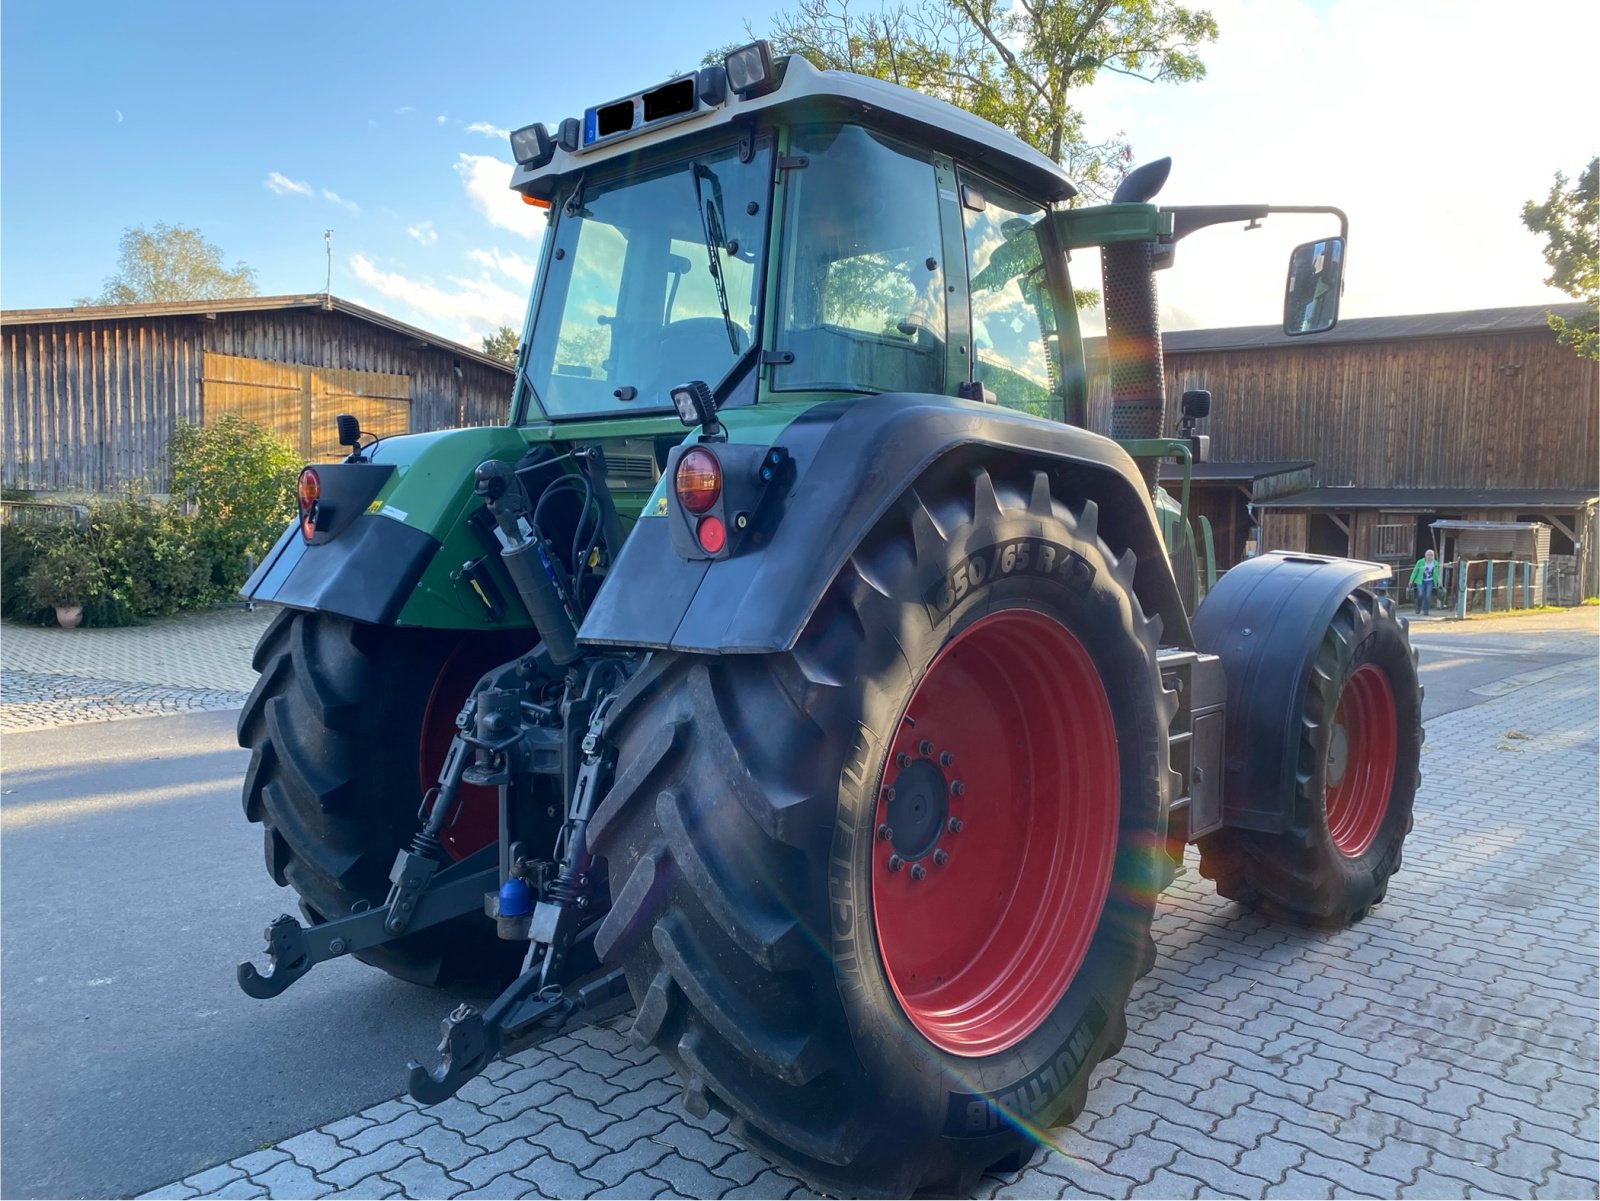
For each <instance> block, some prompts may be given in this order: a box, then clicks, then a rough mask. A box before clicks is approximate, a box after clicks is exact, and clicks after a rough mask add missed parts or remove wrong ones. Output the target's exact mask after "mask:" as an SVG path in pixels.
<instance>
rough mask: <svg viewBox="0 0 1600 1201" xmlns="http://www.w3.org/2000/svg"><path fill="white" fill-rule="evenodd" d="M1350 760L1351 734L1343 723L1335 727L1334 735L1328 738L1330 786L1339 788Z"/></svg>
mask: <svg viewBox="0 0 1600 1201" xmlns="http://www.w3.org/2000/svg"><path fill="white" fill-rule="evenodd" d="M1349 762H1350V735H1349V734H1348V733H1347V732H1346V731H1345V728H1344V725H1343V723H1341V724H1339V725H1336V726H1334V727H1333V736H1332V737H1331V738H1329V739H1328V787H1330V788H1337V787H1338V786H1339V785H1340V784H1341V783H1343V781H1344V772H1345V767H1346V766H1347V765H1348V764H1349Z"/></svg>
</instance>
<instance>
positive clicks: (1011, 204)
mask: <svg viewBox="0 0 1600 1201" xmlns="http://www.w3.org/2000/svg"><path fill="white" fill-rule="evenodd" d="M961 189H962V196H963V203H962V206H961V213H962V224H963V226H964V230H965V234H966V240H967V278H968V294H969V296H970V298H971V304H972V378H973V379H974V380H975V381H976V382H978V383H980V384H983V385H984V386H985V387H987V388H988V389H989V390H990V391H991V392H993V393H994V394H995V396H996V398H997V399H998V400H999V402H1000V403H1001V404H1002V405H1004V406H1006V407H1007V408H1011V409H1020V410H1022V411H1023V412H1027V413H1033V414H1035V415H1036V416H1040V417H1057V416H1059V410H1060V407H1061V405H1060V388H1059V381H1058V379H1057V374H1056V366H1055V358H1054V354H1055V341H1056V339H1055V334H1056V328H1055V306H1054V303H1053V302H1052V300H1051V297H1050V286H1049V282H1048V280H1047V279H1046V277H1045V270H1044V258H1043V255H1042V254H1041V252H1040V247H1039V234H1038V226H1039V223H1040V221H1042V220H1043V219H1044V215H1045V213H1044V210H1043V209H1042V208H1040V207H1039V206H1038V205H1035V204H1030V203H1028V202H1027V201H1025V200H1020V199H1018V198H1017V197H1015V196H1012V195H1010V194H1009V193H1007V192H1003V191H1001V190H1000V189H999V188H997V187H995V186H994V185H993V184H989V183H985V182H983V181H981V180H971V179H967V178H965V177H963V179H962V185H961Z"/></svg>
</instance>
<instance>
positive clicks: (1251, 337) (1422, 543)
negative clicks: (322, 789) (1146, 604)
mask: <svg viewBox="0 0 1600 1201" xmlns="http://www.w3.org/2000/svg"><path fill="white" fill-rule="evenodd" d="M1550 311H1552V310H1551V309H1549V308H1547V307H1545V306H1542V305H1536V306H1527V307H1521V308H1506V309H1485V310H1477V311H1473V312H1464V313H1430V314H1422V315H1417V316H1404V317H1369V318H1357V319H1352V320H1345V321H1341V322H1340V323H1339V325H1338V326H1337V327H1336V328H1335V329H1333V330H1332V331H1330V332H1329V333H1327V334H1323V335H1320V336H1315V337H1302V338H1289V337H1286V336H1285V335H1284V334H1283V332H1282V330H1281V329H1280V328H1279V327H1277V326H1268V327H1251V328H1242V329H1214V330H1184V331H1179V332H1175V333H1170V334H1168V335H1166V337H1165V338H1164V352H1165V359H1166V377H1167V390H1168V395H1169V396H1170V397H1172V398H1173V399H1172V404H1171V408H1172V417H1171V422H1172V431H1171V432H1176V426H1177V408H1178V405H1177V398H1178V397H1179V396H1181V395H1182V393H1183V392H1184V390H1185V389H1190V388H1206V389H1208V390H1209V391H1210V392H1211V394H1212V407H1211V416H1210V417H1209V418H1208V419H1206V420H1204V421H1201V422H1199V423H1198V425H1197V427H1196V428H1197V432H1199V433H1202V434H1209V435H1210V437H1211V461H1210V462H1209V463H1207V464H1204V465H1202V466H1201V467H1199V468H1198V469H1197V471H1196V478H1195V483H1194V496H1195V498H1196V509H1197V511H1199V512H1202V513H1205V514H1206V515H1207V516H1208V517H1209V519H1210V521H1211V525H1212V528H1213V531H1214V533H1215V535H1216V538H1217V544H1218V545H1217V550H1218V558H1219V560H1220V565H1221V566H1223V567H1226V566H1230V565H1231V564H1233V563H1235V562H1237V561H1238V560H1239V559H1240V558H1242V557H1243V556H1244V554H1245V553H1246V548H1247V547H1249V546H1251V543H1252V539H1253V541H1254V547H1253V548H1259V549H1262V550H1272V549H1280V550H1305V551H1312V552H1316V553H1322V554H1337V555H1353V556H1355V557H1357V558H1364V559H1375V560H1379V561H1388V562H1391V563H1393V564H1395V565H1396V567H1397V569H1398V568H1399V567H1400V566H1402V565H1404V566H1405V568H1406V570H1407V571H1409V566H1410V564H1411V563H1413V562H1414V561H1415V560H1416V558H1417V556H1419V555H1420V554H1421V553H1422V552H1423V550H1425V549H1427V547H1428V546H1429V545H1431V542H1432V536H1431V532H1430V528H1429V527H1430V526H1431V525H1432V523H1433V522H1436V521H1440V520H1457V521H1502V522H1507V521H1509V522H1534V521H1537V522H1543V523H1546V524H1548V525H1549V526H1550V529H1551V544H1550V553H1551V555H1552V556H1557V557H1559V556H1572V557H1574V558H1575V559H1578V560H1581V564H1580V569H1581V573H1582V574H1583V575H1584V577H1585V578H1587V579H1588V580H1589V581H1590V582H1589V584H1588V585H1587V589H1588V594H1589V595H1593V594H1594V590H1595V587H1594V580H1595V575H1596V567H1597V566H1600V556H1596V555H1595V553H1594V550H1595V542H1596V540H1597V539H1600V528H1597V525H1596V521H1597V512H1600V501H1597V498H1600V478H1597V477H1600V389H1597V386H1596V385H1597V372H1596V366H1595V364H1594V363H1593V362H1592V361H1589V360H1585V359H1581V358H1579V357H1578V356H1577V355H1576V354H1575V353H1574V352H1573V351H1572V350H1571V349H1570V348H1568V347H1566V346H1562V345H1561V344H1560V343H1559V342H1557V341H1556V337H1555V335H1554V334H1553V333H1552V332H1551V331H1550V329H1549V326H1548V325H1547V323H1546V320H1545V315H1546V313H1547V312H1550ZM1554 311H1556V312H1558V313H1560V314H1561V315H1562V316H1564V317H1567V318H1568V319H1571V318H1572V317H1575V316H1576V315H1577V314H1579V313H1581V312H1582V311H1583V310H1582V306H1581V305H1576V304H1571V305H1557V306H1554ZM1096 349H1097V348H1094V347H1091V410H1090V411H1091V424H1092V425H1093V426H1094V428H1097V429H1104V428H1106V427H1108V426H1109V397H1108V394H1107V392H1106V389H1105V387H1104V384H1103V382H1102V381H1101V379H1098V378H1096V374H1097V373H1096V372H1095V371H1094V366H1095V359H1096V358H1097V357H1098V358H1101V359H1102V360H1103V353H1104V352H1103V350H1099V352H1098V355H1096V354H1095V353H1094V352H1095V350H1096Z"/></svg>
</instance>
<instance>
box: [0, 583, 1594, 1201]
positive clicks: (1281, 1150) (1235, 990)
mask: <svg viewBox="0 0 1600 1201" xmlns="http://www.w3.org/2000/svg"><path fill="white" fill-rule="evenodd" d="M1562 616H1563V621H1565V622H1566V624H1565V625H1562V624H1559V623H1558V624H1555V625H1542V626H1541V625H1527V626H1514V625H1511V624H1510V623H1497V624H1496V625H1493V626H1487V625H1484V626H1480V625H1478V624H1477V623H1466V624H1465V625H1449V626H1446V625H1433V626H1429V627H1428V628H1427V629H1426V630H1425V631H1424V630H1419V631H1418V635H1417V637H1418V641H1419V642H1422V643H1423V644H1424V645H1425V646H1426V645H1427V644H1429V643H1438V644H1440V645H1436V646H1434V647H1433V648H1432V649H1430V650H1425V652H1424V653H1425V655H1428V656H1430V657H1432V658H1436V659H1437V660H1438V661H1439V662H1440V663H1442V664H1443V663H1448V664H1450V665H1449V666H1442V667H1438V668H1429V671H1428V674H1427V677H1426V678H1427V679H1428V682H1429V688H1430V693H1431V695H1430V713H1431V716H1430V718H1429V725H1428V743H1427V746H1426V748H1425V752H1424V759H1423V771H1424V773H1425V779H1424V784H1423V791H1422V793H1421V794H1420V796H1419V799H1418V804H1417V825H1416V830H1415V832H1414V833H1413V835H1412V838H1411V840H1410V842H1409V843H1408V844H1407V854H1406V863H1405V867H1404V868H1403V869H1402V872H1401V874H1400V875H1399V876H1397V877H1396V879H1395V882H1394V884H1393V886H1392V887H1391V890H1390V894H1389V900H1388V901H1387V903H1386V904H1385V905H1383V906H1382V907H1380V908H1379V909H1377V910H1375V911H1374V913H1373V914H1372V916H1371V917H1369V918H1368V919H1367V920H1366V921H1365V922H1363V923H1362V924H1361V925H1360V926H1358V927H1356V928H1355V929H1353V930H1349V931H1344V932H1341V933H1338V934H1333V935H1317V934H1309V933H1306V932H1302V931H1299V930H1295V929H1291V928H1287V927H1281V926H1273V925H1269V924H1267V923H1265V922H1263V921H1261V920H1260V919H1258V918H1256V917H1254V916H1252V915H1249V914H1246V913H1244V912H1242V911H1241V910H1240V909H1239V908H1238V907H1236V906H1234V905H1232V904H1231V903H1229V902H1226V901H1223V900H1221V899H1220V898H1218V897H1217V896H1216V895H1215V893H1214V892H1213V891H1212V890H1211V886H1210V884H1209V882H1207V881H1204V880H1202V879H1200V878H1199V877H1198V875H1197V873H1196V872H1195V871H1194V868H1193V861H1192V860H1191V863H1190V866H1189V870H1188V872H1187V873H1186V874H1185V875H1184V876H1182V877H1180V880H1179V882H1178V884H1177V885H1176V886H1175V887H1174V888H1173V889H1172V890H1170V891H1169V892H1168V893H1167V894H1166V896H1165V897H1164V898H1163V900H1162V903H1161V907H1160V910H1159V913H1158V917H1157V928H1156V939H1157V945H1158V948H1159V952H1160V955H1159V959H1158V961H1157V964H1156V966H1155V968H1154V970H1153V971H1152V972H1151V974H1150V975H1149V976H1148V977H1147V978H1146V979H1145V980H1144V981H1142V982H1141V983H1140V985H1139V986H1138V988H1137V989H1136V991H1135V994H1134V998H1133V1003H1132V1006H1131V1012H1130V1034H1129V1039H1128V1045H1127V1047H1126V1048H1125V1050H1124V1052H1123V1053H1122V1055H1121V1056H1120V1057H1119V1058H1118V1059H1117V1060H1114V1061H1112V1062H1111V1063H1108V1064H1106V1065H1103V1066H1102V1067H1101V1068H1100V1069H1099V1071H1098V1072H1097V1074H1096V1078H1095V1083H1094V1087H1093V1089H1092V1090H1091V1092H1090V1097H1089V1107H1088V1110H1087V1111H1086V1112H1085V1114H1084V1115H1083V1116H1082V1117H1081V1118H1080V1119H1079V1121H1078V1122H1077V1123H1076V1125H1075V1126H1074V1127H1073V1128H1071V1129H1070V1130H1064V1131H1058V1132H1056V1133H1055V1138H1054V1142H1053V1145H1051V1146H1050V1147H1048V1148H1045V1149H1043V1150H1042V1151H1041V1152H1040V1154H1039V1155H1038V1156H1036V1157H1035V1159H1034V1161H1033V1163H1032V1164H1030V1165H1029V1167H1028V1168H1027V1169H1025V1170H1024V1171H1023V1172H1022V1173H1020V1174H1017V1175H1014V1176H1010V1177H1006V1178H986V1179H985V1180H984V1182H983V1183H982V1185H981V1186H980V1189H979V1194H980V1195H982V1196H1007V1197H1010V1196H1052V1197H1054V1196H1085V1195H1086V1196H1100V1197H1195V1196H1202V1195H1218V1194H1221V1195H1232V1196H1241V1197H1332V1196H1374V1197H1388V1196H1397V1195H1398V1196H1403V1197H1412V1196H1419V1197H1463V1196H1468V1195H1474V1196H1476V1195H1494V1196H1511V1197H1592V1196H1595V1195H1596V1194H1597V1192H1600V1168H1597V1165H1596V1159H1595V1152H1596V1144H1597V1137H1600V1127H1597V1122H1600V1112H1597V1091H1596V1062H1597V1028H1600V1013H1597V1005H1596V986H1597V979H1596V971H1597V952H1596V935H1597V930H1596V918H1597V905H1600V897H1597V885H1596V879H1597V876H1596V872H1597V864H1600V846H1597V841H1600V839H1597V827H1596V806H1595V802H1596V780H1597V770H1600V758H1597V750H1600V748H1597V742H1596V727H1597V710H1600V694H1597V680H1596V659H1595V641H1594V636H1593V632H1592V625H1593V616H1592V614H1591V615H1589V616H1588V617H1587V618H1585V615H1582V614H1579V615H1576V616H1575V617H1573V618H1568V617H1566V616H1565V615H1562ZM1524 620H1527V621H1538V620H1540V619H1524ZM1585 620H1587V623H1588V624H1587V625H1585V624H1584V622H1585ZM1508 631H1509V632H1508ZM1440 693H1443V694H1444V695H1445V696H1447V697H1450V698H1452V699H1451V700H1450V701H1449V702H1448V705H1447V707H1448V711H1446V712H1442V713H1441V712H1440V711H1439V709H1438V708H1437V706H1438V704H1439V702H1438V701H1436V700H1434V699H1433V698H1434V697H1436V696H1438V695H1439V694H1440ZM220 802H226V803H228V804H230V805H231V803H232V802H233V798H232V797H227V798H220ZM229 816H230V818H231V817H232V814H231V813H230V814H229ZM234 820H236V819H234ZM268 916H270V915H268ZM7 926H8V936H9V935H11V934H13V933H14V931H13V930H12V929H10V926H11V919H10V915H9V913H8V915H7ZM237 949H238V948H228V950H229V951H232V950H237ZM245 949H248V948H245ZM226 957H227V956H226V955H225V954H224V955H223V956H222V958H226ZM335 966H336V965H335ZM319 970H323V969H319ZM311 983H312V982H311V981H308V982H306V984H305V985H301V986H300V987H308V986H309V985H310V984H311ZM285 999H287V998H285ZM281 1000H282V999H281ZM626 1026H627V1022H626V1020H619V1021H617V1022H614V1023H611V1024H610V1025H607V1026H604V1027H599V1028H588V1029H582V1030H579V1031H576V1032H575V1033H574V1034H573V1035H572V1036H571V1037H567V1038H563V1039H560V1040H558V1041H556V1042H554V1043H552V1044H547V1045H546V1046H545V1047H542V1048H539V1049H537V1050H535V1051H531V1052H528V1053H525V1054H524V1055H522V1056H520V1057H518V1058H517V1059H515V1060H513V1061H510V1062H507V1063H502V1064H497V1065H495V1066H494V1067H493V1068H492V1069H491V1071H490V1072H489V1073H488V1074H486V1076H485V1077H484V1078H482V1079H479V1080H477V1081H474V1082H473V1083H471V1084H469V1085H468V1086H467V1088H466V1089H465V1090H464V1091H463V1093H462V1095H461V1096H460V1097H458V1098H456V1099H455V1100H453V1101H451V1102H448V1103H446V1104H445V1105H441V1106H436V1107H433V1108H431V1109H426V1110H422V1109H419V1108H418V1107H416V1106H414V1105H413V1104H411V1103H410V1102H409V1101H406V1100H391V1101H384V1102H382V1103H380V1104H378V1105H375V1106H371V1107H368V1108H364V1109H362V1110H360V1111H359V1112H356V1113H352V1114H350V1115H349V1116H347V1117H343V1118H340V1119H338V1120H335V1121H329V1122H324V1123H322V1124H320V1125H318V1126H315V1127H313V1128H311V1129H306V1130H303V1131H299V1132H295V1131H286V1130H283V1129H281V1128H275V1127H274V1124H273V1121H272V1119H271V1118H270V1116H269V1115H266V1114H263V1113H261V1112H255V1111H252V1110H251V1109H250V1108H249V1107H244V1106H241V1107H240V1108H239V1110H238V1111H237V1112H236V1113H232V1114H231V1115H230V1116H231V1117H232V1118H233V1120H234V1121H235V1123H236V1125H237V1129H238V1133H237V1135H236V1136H235V1137H234V1144H235V1148H236V1150H235V1154H236V1155H237V1158H234V1159H230V1160H228V1161H227V1162H223V1163H219V1164H218V1165H217V1166H216V1167H213V1168H209V1169H207V1170H205V1171H203V1172H199V1173H196V1174H194V1175H191V1176H188V1177H186V1178H185V1179H183V1180H182V1181H179V1182H176V1183H174V1184H172V1185H168V1186H164V1187H162V1188H160V1189H157V1190H155V1192H154V1193H152V1194H150V1195H152V1196H175V1197H191V1196H198V1195H204V1196H219V1197H220V1196H275V1197H310V1196H324V1195H349V1196H360V1197H379V1196H407V1197H442V1196H466V1195H472V1196H493V1197H515V1196H541V1195H542V1196H550V1197H556V1196H562V1197H580V1196H655V1195H684V1196H730V1197H731V1196H785V1195H803V1194H804V1189H803V1188H802V1187H801V1186H800V1185H799V1184H798V1182H796V1181H794V1180H792V1179H790V1178H788V1177H785V1176H784V1175H783V1174H781V1173H779V1172H776V1171H775V1170H773V1169H771V1168H770V1167H768V1166H767V1165H766V1164H765V1163H763V1162H762V1161H761V1160H759V1159H757V1158H756V1157H754V1156H752V1155H750V1154H749V1153H747V1152H745V1151H743V1150H741V1149H739V1147H738V1146H737V1144H736V1143H734V1142H733V1140H732V1139H731V1138H730V1137H729V1136H728V1135H727V1133H726V1131H725V1129H724V1124H723V1123H722V1122H721V1121H719V1120H717V1119H716V1118H715V1117H713V1118H711V1119H708V1120H696V1119H693V1118H690V1117H688V1116H687V1115H685V1114H684V1112H683V1111H682V1109H681V1108H680V1107H679V1106H678V1105H677V1103H676V1097H677V1092H678V1089H677V1086H676V1084H675V1082H674V1081H673V1079H672V1077H671V1074H670V1072H669V1071H668V1070H667V1068H666V1067H665V1065H664V1064H662V1063H661V1061H660V1060H659V1059H657V1058H656V1057H655V1056H654V1055H653V1054H652V1053H650V1052H647V1051H640V1050H638V1049H635V1048H634V1047H632V1045H631V1044H630V1043H629V1042H628V1040H627V1038H626ZM9 1029H10V1027H9V1023H8V1034H7V1040H8V1042H9V1041H10V1037H11V1036H10V1034H9ZM424 1035H425V1032H421V1031H419V1032H418V1036H419V1041H425V1039H424ZM263 1037H266V1035H265V1034H263ZM105 1053H106V1054H110V1055H115V1054H117V1049H116V1048H115V1047H109V1048H107V1049H106V1052H105ZM180 1053H181V1051H180ZM396 1066H397V1067H398V1065H396ZM8 1076H9V1073H8ZM9 1082H10V1081H8V1083H9ZM396 1087H398V1077H397V1082H396ZM15 1099H17V1098H15V1096H14V1092H13V1090H11V1089H8V1090H7V1100H8V1102H11V1101H13V1100H15ZM22 1100H23V1101H25V1100H26V1098H22ZM129 1102H130V1104H131V1105H135V1106H136V1105H137V1098H136V1097H135V1096H132V1095H130V1097H129ZM54 1120H55V1121H57V1122H62V1123H66V1122H70V1121H71V1119H70V1118H68V1117H66V1116H65V1115H61V1116H58V1117H56V1118H54ZM9 1140H10V1133H9V1132H8V1141H9ZM262 1144H273V1145H270V1146H263V1145H262ZM256 1147H260V1149H255V1150H252V1149H251V1148H256ZM241 1152H242V1153H241ZM219 1158H220V1156H219Z"/></svg>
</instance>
